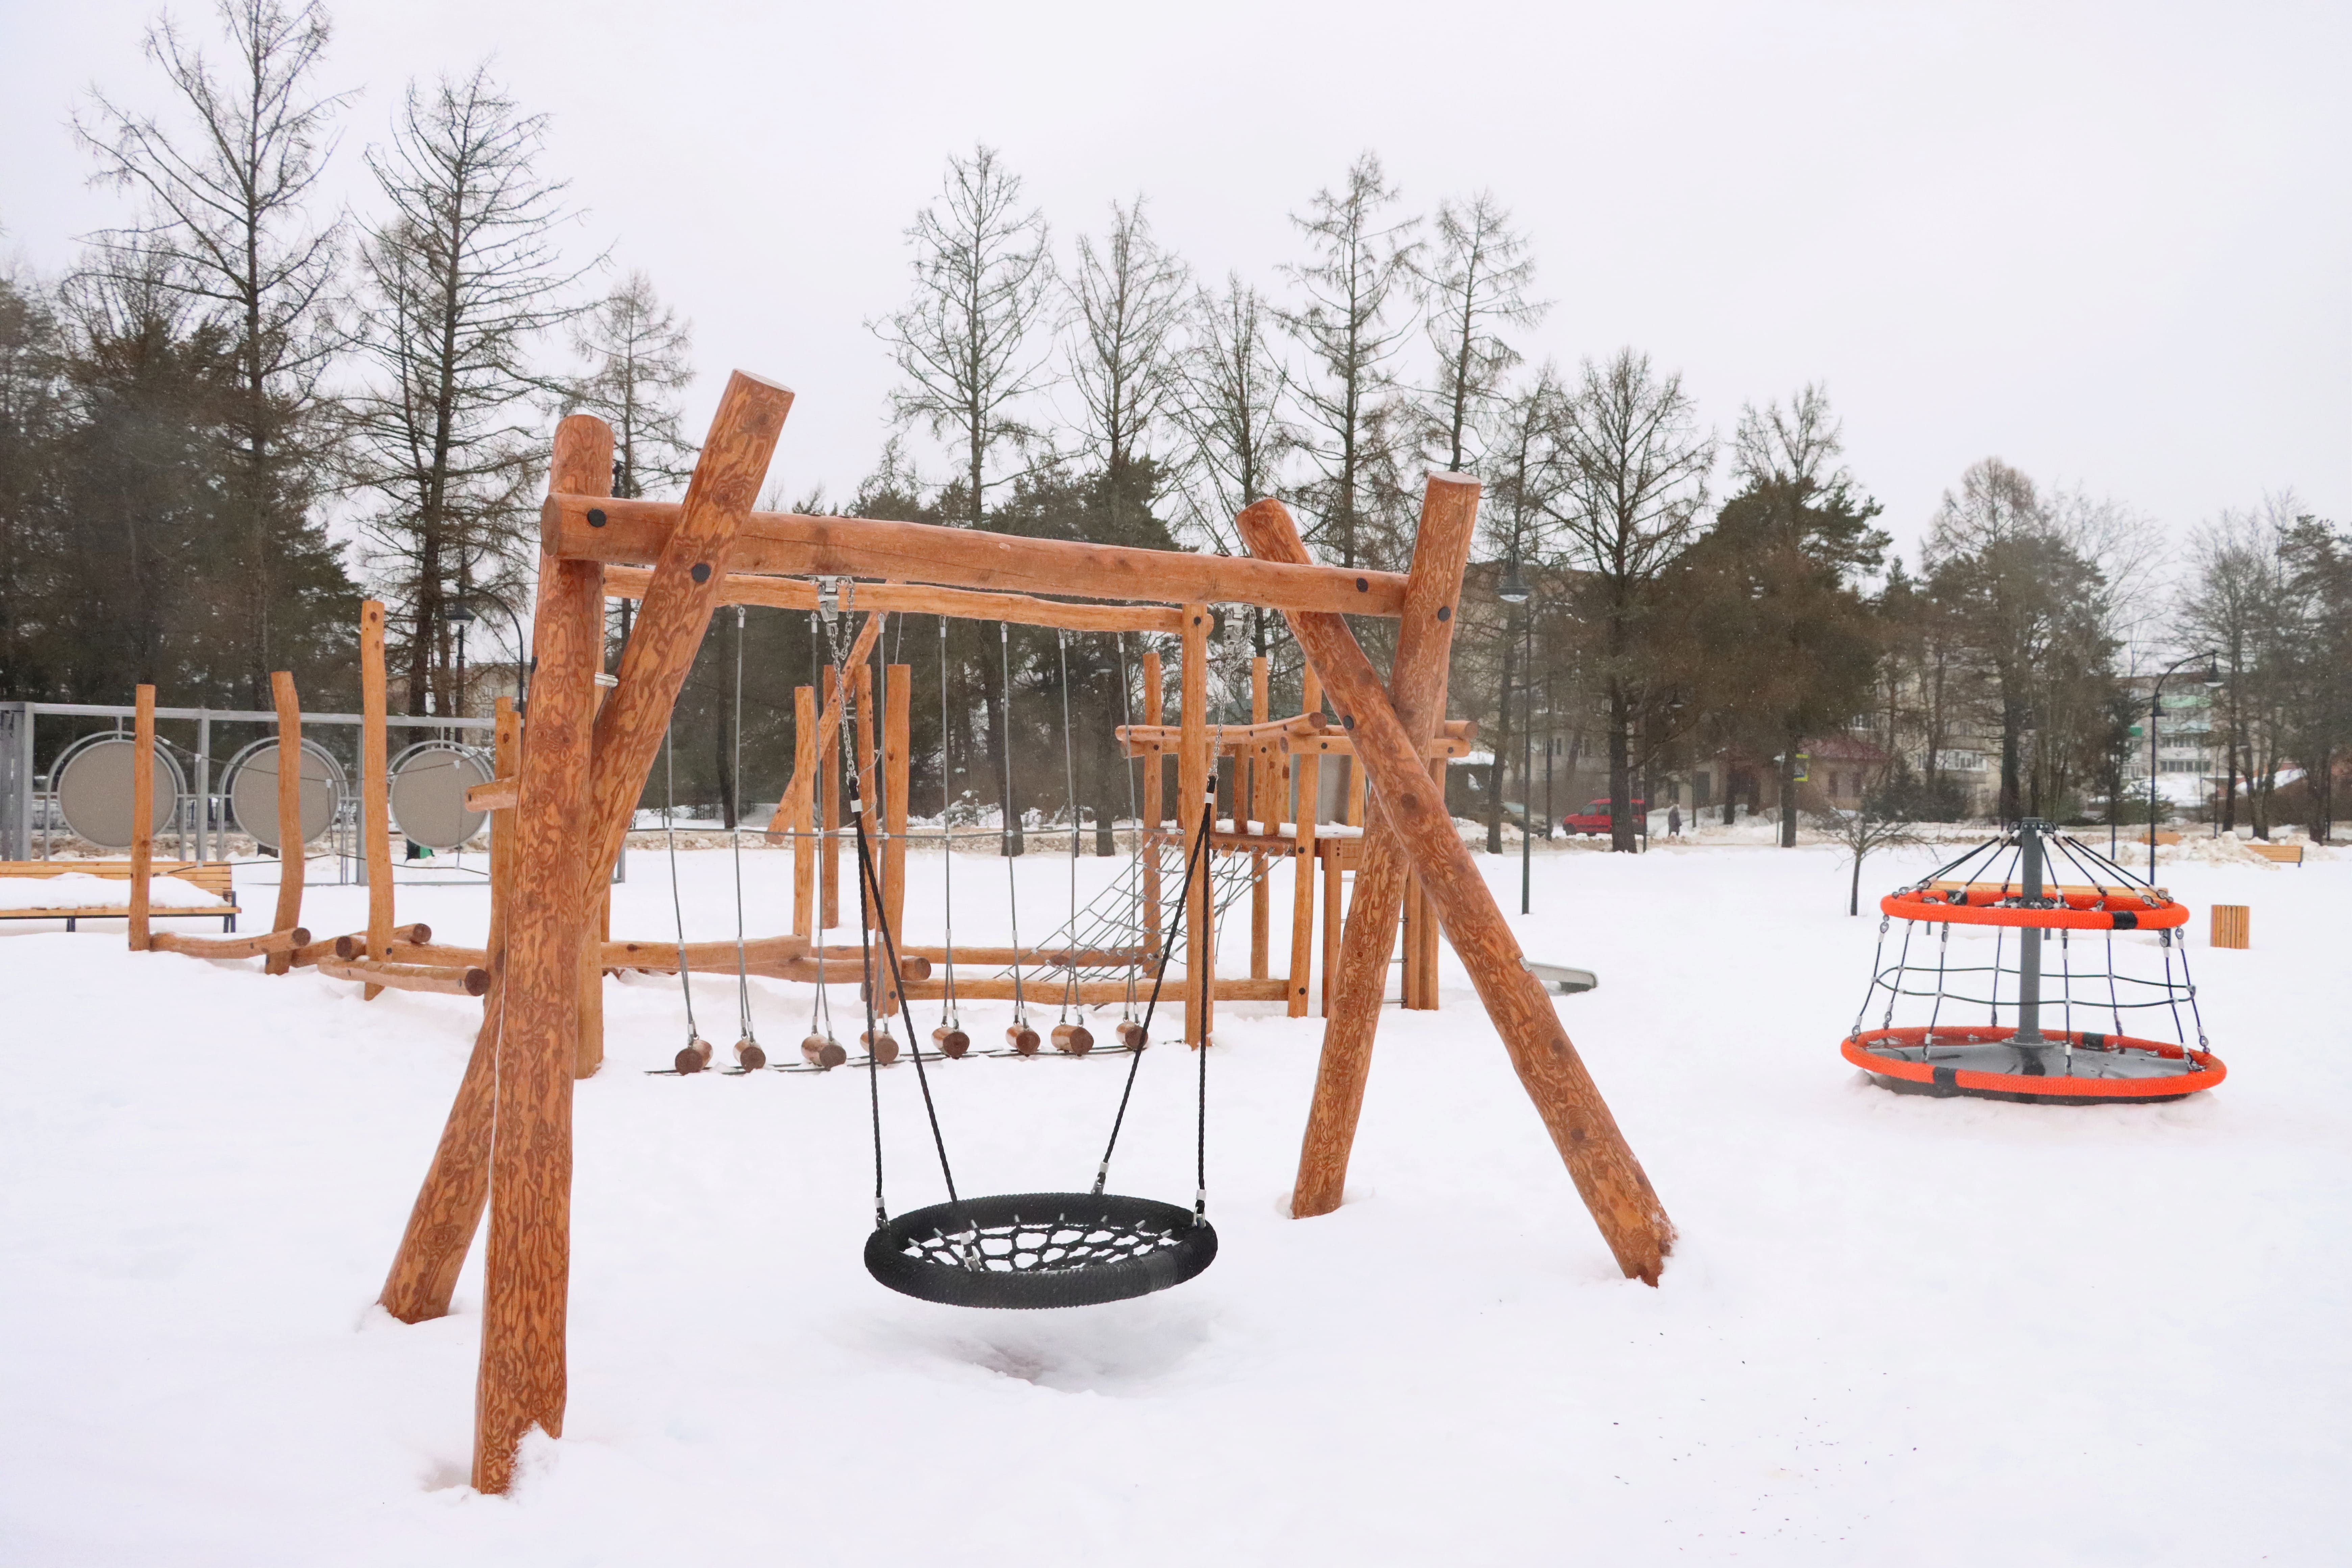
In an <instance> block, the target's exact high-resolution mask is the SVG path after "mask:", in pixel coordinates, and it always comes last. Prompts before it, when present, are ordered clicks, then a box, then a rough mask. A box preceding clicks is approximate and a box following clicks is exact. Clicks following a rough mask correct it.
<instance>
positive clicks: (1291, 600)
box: [540, 495, 1404, 617]
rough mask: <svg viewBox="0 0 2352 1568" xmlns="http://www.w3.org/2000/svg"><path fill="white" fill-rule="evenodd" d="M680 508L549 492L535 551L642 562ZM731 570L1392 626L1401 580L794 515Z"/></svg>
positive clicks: (770, 524)
mask: <svg viewBox="0 0 2352 1568" xmlns="http://www.w3.org/2000/svg"><path fill="white" fill-rule="evenodd" d="M678 507H679V503H677V502H676V501H653V500H613V499H610V498H608V497H604V496H587V495H551V496H549V497H548V498H547V502H546V504H545V505H544V506H543V507H542V508H541V511H540V530H541V548H542V549H543V550H544V551H546V552H548V553H549V554H551V555H553V556H554V557H556V558H557V559H559V560H563V561H593V562H599V563H603V564H604V565H608V566H645V565H648V564H651V563H653V562H654V561H655V560H656V558H657V557H659V556H660V554H661V552H663V550H664V549H666V548H667V542H668V538H669V534H670V531H672V530H673V529H675V528H676V527H677V525H678V519H679V516H680V513H679V510H678ZM600 519H601V520H602V521H599V520H600ZM732 564H733V567H734V569H735V570H736V571H738V572H746V573H758V574H767V575H772V576H781V577H876V578H880V579H883V580H884V581H886V582H893V583H924V584H936V585H939V586H941V587H950V588H982V589H989V590H993V591H998V592H1012V593H1025V594H1057V595H1059V594H1069V595H1085V596H1087V597H1089V598H1097V599H1115V600H1119V601H1122V602H1126V603H1130V604H1131V603H1135V602H1137V601H1143V602H1147V603H1151V604H1160V605H1187V604H1212V605H1213V604H1250V605H1264V606H1265V608H1267V609H1278V610H1291V609H1299V610H1323V611H1329V612H1331V613H1334V614H1341V615H1350V616H1390V617H1393V616H1396V615H1398V614H1399V613H1400V612H1402V609H1403V607H1404V579H1403V578H1402V577H1400V576H1398V575H1397V574H1395V573H1393V572H1350V571H1348V570H1346V569H1344V568H1342V567H1337V566H1314V565H1287V564H1281V563H1275V562H1268V561H1253V560H1251V559H1249V558H1248V557H1246V556H1234V555H1195V554H1192V553H1190V552H1178V551H1170V550H1136V549H1129V548H1126V547H1123V546H1118V545H1110V544H1087V543H1082V542H1076V541H1073V540H1066V539H1030V538H1025V537H1023V536H1021V535H1017V534H1010V533H987V532H983V531H981V530H978V529H971V528H942V527H940V526H939V525H937V524H935V523H926V522H886V521H879V520H877V519H870V518H860V517H804V516H800V515H798V514H795V513H793V512H777V511H763V512H754V513H752V514H751V518H750V520H749V521H746V522H745V524H744V527H743V534H742V538H741V539H740V541H739V542H738V543H737V545H736V548H735V552H734V555H733V560H732Z"/></svg>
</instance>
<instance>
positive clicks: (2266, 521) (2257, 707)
mask: <svg viewBox="0 0 2352 1568" xmlns="http://www.w3.org/2000/svg"><path fill="white" fill-rule="evenodd" d="M2299 505H2300V503H2299V502H2298V501H2297V500H2296V499H2295V497H2294V492H2292V491H2288V492H2285V493H2284V494H2281V495H2273V496H2265V497H2264V498H2263V504H2262V505H2261V506H2260V507H2258V508H2254V509H2252V510H2224V511H2223V512H2222V513H2221V516H2220V517H2218V518H2216V519H2215V520H2214V521H2211V522H2209V523H2207V524H2205V525H2204V526H2202V527H2201V528H2200V529H2199V530H2198V531H2196V533H2195V534H2194V535H2193V536H2192V537H2191V540H2190V542H2189V563H2190V566H2189V569H2190V578H2189V587H2188V592H2187V594H2186V595H2185V596H2184V598H2183V600H2182V603H2181V605H2180V610H2181V619H2182V622H2183V624H2184V626H2185V627H2186V628H2187V629H2188V630H2189V633H2190V634H2191V636H2192V637H2193V638H2194V639H2195V641H2197V642H2201V643H2203V644H2204V645H2205V646H2206V647H2210V648H2211V649H2212V650H2213V651H2214V653H2215V654H2216V655H2217V656H2218V657H2219V658H2220V659H2221V663H2222V665H2223V667H2224V668H2223V671H2222V681H2223V684H2222V688H2221V702H2220V704H2219V706H2220V709H2221V720H2222V724H2223V732H2222V735H2221V745H2222V751H2223V753H2224V764H2223V769H2224V771H2223V784H2222V790H2221V827H2222V831H2224V832H2229V831H2231V830H2233V829H2234V828H2235V827H2236V826H2237V818H2238V796H2239V792H2240V784H2241V782H2242V783H2243V784H2244V793H2245V795H2246V796H2247V802H2246V804H2247V815H2248V816H2249V818H2250V820H2251V821H2252V824H2253V827H2254V832H2255V834H2256V836H2257V837H2269V836H2270V812H2269V809H2268V808H2269V804H2270V803H2269V798H2268V797H2269V794H2270V788H2269V785H2270V783H2271V781H2272V780H2273V778H2275V776H2276V762H2275V751H2276V744H2275V742H2276V732H2277V730H2278V728H2279V727H2278V726H2277V724H2276V723H2275V722H2273V720H2274V718H2275V713H2274V710H2275V707H2276V702H2277V698H2278V695H2279V692H2280V689H2281V686H2282V683H2283V677H2284V675H2285V672H2286V669H2287V667H2288V665H2289V663H2290V661H2289V660H2288V658H2286V654H2285V650H2286V645H2287V643H2288V641H2289V640H2290V632H2289V628H2290V626H2292V625H2293V623H2294V610H2293V607H2292V606H2291V605H2290V599H2291V595H2290V592H2289V578H2290V576H2291V575H2292V574H2291V573H2290V571H2289V569H2288V566H2287V563H2286V561H2285V559H2284V549H2283V545H2284V538H2285V535H2286V531H2287V530H2288V528H2289V527H2290V526H2291V525H2292V523H2293V521H2294V518H2295V516H2296V514H2297V511H2298V510H2299ZM2191 646H2192V647H2193V646H2194V643H2192V645H2191ZM2184 651H2186V650H2184Z"/></svg>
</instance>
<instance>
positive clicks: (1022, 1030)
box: [1004, 1024, 1045, 1057]
mask: <svg viewBox="0 0 2352 1568" xmlns="http://www.w3.org/2000/svg"><path fill="white" fill-rule="evenodd" d="M1004 1043H1005V1044H1006V1045H1008V1046H1011V1047H1013V1049H1014V1050H1015V1051H1018V1052H1019V1053H1020V1054H1021V1055H1023V1056H1024V1057H1034V1056H1035V1055H1036V1054H1037V1047H1039V1046H1040V1045H1042V1044H1044V1043H1045V1042H1044V1041H1042V1040H1040V1039H1039V1038H1038V1036H1037V1031H1036V1030H1034V1029H1033V1028H1031V1027H1030V1026H1028V1025H1026V1024H1014V1025H1013V1026H1010V1027H1008V1028H1007V1029H1006V1030H1005V1031H1004Z"/></svg>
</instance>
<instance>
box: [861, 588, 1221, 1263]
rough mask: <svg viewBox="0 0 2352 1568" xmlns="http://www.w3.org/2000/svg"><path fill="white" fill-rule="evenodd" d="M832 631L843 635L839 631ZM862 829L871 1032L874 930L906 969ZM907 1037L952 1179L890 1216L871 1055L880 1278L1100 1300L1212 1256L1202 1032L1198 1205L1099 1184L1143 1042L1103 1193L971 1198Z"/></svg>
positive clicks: (1165, 941)
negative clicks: (937, 1193)
mask: <svg viewBox="0 0 2352 1568" xmlns="http://www.w3.org/2000/svg"><path fill="white" fill-rule="evenodd" d="M820 594H821V598H820V604H821V605H824V607H826V608H828V609H829V608H831V606H832V601H833V599H834V589H833V586H832V584H823V585H822V586H821V589H820ZM824 620H825V622H826V626H827V629H828V630H831V629H832V626H833V625H834V617H833V616H832V615H829V614H828V615H825V616H824ZM838 641H839V638H838V636H837V634H836V635H835V642H836V643H838ZM836 658H839V660H840V663H841V665H842V667H843V668H846V666H847V660H846V658H845V657H842V656H841V654H840V652H839V650H838V649H836ZM849 706H850V705H849V704H847V703H844V704H843V705H842V715H841V724H842V752H841V754H842V755H844V756H857V755H859V754H861V753H859V752H857V751H856V750H855V749H854V743H853V735H852V731H851V730H850V727H849V726H850V717H849V711H848V710H849ZM848 784H849V787H848V791H847V797H848V798H847V804H848V806H849V814H850V820H851V822H852V823H853V824H854V825H858V818H859V817H860V816H861V815H862V814H863V811H864V805H863V803H862V802H861V801H860V800H859V798H858V788H857V773H856V770H854V769H853V770H851V772H850V774H849V780H848ZM1210 792H1211V793H1210V795H1209V799H1208V803H1207V805H1205V807H1204V808H1203V809H1202V816H1201V826H1200V831H1199V833H1198V834H1197V835H1196V836H1195V837H1194V840H1193V843H1192V852H1191V854H1190V855H1189V856H1188V857H1187V859H1186V865H1185V872H1184V875H1185V882H1184V884H1183V885H1185V886H1190V885H1191V879H1192V877H1193V876H1194V875H1195V874H1196V873H1197V870H1198V868H1199V864H1200V859H1201V856H1202V851H1203V850H1204V849H1205V848H1206V847H1207V845H1208V842H1209V836H1210V832H1211V830H1212V829H1213V827H1214V826H1215V821H1216V795H1215V785H1214V784H1211V786H1210ZM858 828H859V830H858V831H857V832H856V833H855V834H854V835H853V837H854V839H855V841H856V858H857V872H858V875H857V900H858V904H859V906H860V915H861V919H860V921H859V932H860V944H861V946H864V947H866V953H865V963H866V984H865V986H864V988H863V989H864V994H865V999H866V1028H867V1032H868V1035H869V1037H870V1036H871V1034H872V1033H873V1031H874V1028H875V1020H874V1016H873V1014H874V999H875V997H876V996H877V994H878V992H879V989H880V987H879V986H878V985H877V971H876V968H875V964H874V953H873V951H872V948H871V945H870V937H871V934H872V933H874V932H875V931H879V933H880V935H881V938H882V947H883V952H882V959H883V962H884V963H885V964H886V965H887V968H886V969H884V970H883V971H882V972H881V973H891V974H895V973H898V939H897V933H895V932H894V931H891V930H890V926H889V922H888V921H887V920H880V919H877V918H874V915H875V914H877V913H878V911H879V910H880V909H881V907H882V887H881V881H880V879H879V877H878V875H877V872H876V869H875V866H874V861H873V857H872V854H871V852H870V850H869V848H868V846H867V842H866V840H867V837H868V836H867V835H866V832H865V831H864V830H863V826H862V825H858ZM1074 834H1075V829H1074ZM1180 908H1181V906H1180ZM869 911H871V912H869ZM1180 920H1181V916H1180ZM1176 942H1177V932H1176V930H1175V929H1174V928H1173V927H1171V929H1170V930H1169V931H1167V932H1166V933H1165V935H1164V936H1163V938H1162V941H1161V946H1160V969H1159V973H1157V974H1156V975H1155V976H1154V977H1153V980H1152V986H1151V1000H1150V1004H1149V1005H1147V1007H1146V1008H1145V1011H1144V1016H1143V1026H1144V1027H1145V1028H1146V1029H1149V1027H1150V1022H1151V1014H1152V1011H1153V1009H1155V1008H1157V1006H1158V1005H1159V1001H1160V984H1161V982H1162V981H1164V980H1165V978H1166V976H1167V973H1168V960H1169V957H1170V955H1171V953H1173V952H1174V951H1175V947H1176ZM909 1047H910V1050H911V1054H912V1057H913V1061H914V1066H915V1079H916V1081H917V1083H919V1085H920V1086H921V1089H922V1095H923V1109H924V1110H925V1112H926V1113H927V1114H928V1115H929V1119H930V1126H931V1142H932V1144H933V1146H934V1147H935V1148H936V1149H937V1150H938V1152H939V1157H940V1175H941V1176H942V1178H944V1180H945V1181H946V1184H947V1189H948V1201H947V1202H945V1203H943V1204H933V1205H930V1206H929V1207H928V1208H919V1209H913V1210H910V1211H908V1213H906V1214H902V1215H898V1216H897V1217H895V1218H894V1217H892V1216H891V1215H890V1212H889V1209H888V1207H887V1205H886V1204H885V1203H884V1201H883V1194H882V1109H881V1098H880V1095H881V1090H880V1087H879V1082H880V1080H879V1079H878V1077H877V1074H876V1072H875V1068H874V1063H873V1059H872V1058H870V1057H869V1058H868V1060H867V1072H866V1083H867V1092H868V1095H869V1098H870V1100H871V1102H872V1108H873V1119H874V1231H873V1234H872V1235H870V1236H868V1237H866V1272H867V1273H869V1274H871V1275H873V1276H874V1278H875V1279H876V1280H877V1281H878V1282H880V1283H881V1284H884V1285H887V1286H888V1287H889V1288H890V1289H893V1290H896V1291H898V1293H899V1294H901V1295H905V1296H912V1297H914V1298H916V1299H917V1300H924V1301H935V1302H938V1303H940V1304H941V1305H943V1306H950V1307H994V1308H1003V1309H1013V1310H1038V1309H1044V1308H1053V1307H1091V1306H1099V1305H1101V1304H1103V1303H1104V1302H1108V1301H1123V1300H1129V1299H1130V1298H1132V1297H1136V1296H1147V1295H1150V1293H1151V1292H1153V1291H1155V1290H1165V1289H1168V1288H1169V1287H1170V1286H1171V1285H1181V1284H1182V1283H1184V1281H1186V1280H1188V1279H1192V1278H1193V1277H1195V1276H1196V1275H1198V1274H1200V1273H1201V1271H1202V1269H1205V1268H1208V1267H1209V1265H1210V1264H1211V1263H1213V1262H1214V1261H1216V1257H1217V1232H1216V1228H1215V1227H1214V1226H1212V1225H1210V1223H1209V1216H1208V1173H1207V1163H1208V1087H1209V1053H1208V1047H1207V1043H1206V1042H1205V1041H1204V1042H1202V1046H1201V1047H1200V1053H1199V1054H1200V1100H1199V1104H1198V1109H1197V1112H1196V1139H1195V1151H1194V1153H1195V1162H1196V1170H1195V1175H1196V1185H1195V1190H1194V1194H1193V1202H1192V1207H1191V1208H1189V1209H1187V1208H1182V1207H1180V1206H1178V1205H1175V1204H1169V1203H1161V1202H1160V1201H1158V1200H1156V1199H1152V1198H1138V1197H1128V1196H1124V1195H1121V1194H1117V1193H1106V1192H1104V1191H1103V1184H1104V1182H1105V1181H1106V1180H1107V1178H1108V1174H1109V1172H1110V1158H1111V1153H1112V1152H1113V1151H1114V1150H1115V1149H1117V1147H1118V1135H1119V1130H1120V1129H1121V1128H1122V1127H1123V1126H1124V1125H1125V1123H1126V1121H1127V1108H1128V1102H1129V1099H1130V1098H1131V1097H1132V1096H1133V1094H1134V1092H1135V1075H1136V1069H1137V1068H1139V1067H1140V1066H1141V1065H1142V1061H1143V1056H1144V1052H1143V1050H1142V1049H1141V1047H1136V1048H1135V1049H1134V1051H1133V1055H1132V1058H1131V1059H1130V1060H1129V1064H1128V1074H1127V1085H1126V1088H1125V1089H1124V1090H1123V1091H1122V1092H1121V1093H1120V1095H1119V1100H1118V1114H1117V1115H1116V1116H1115V1117H1114V1118H1113V1119H1112V1121H1111V1130H1110V1142H1109V1143H1108V1145H1106V1146H1105V1148H1104V1150H1103V1154H1102V1160H1101V1163H1099V1164H1098V1165H1097V1168H1096V1173H1095V1184H1094V1190H1093V1191H1091V1192H1086V1193H1015V1194H1001V1195H992V1196H983V1197H971V1198H967V1197H964V1196H962V1195H961V1194H958V1193H957V1191H956V1185H955V1173H954V1172H953V1171H952V1170H950V1167H949V1164H948V1153H947V1142H946V1139H945V1137H944V1136H943V1135H942V1134H941V1132H940V1118H939V1109H938V1107H937V1106H936V1105H934V1104H933V1103H932V1100H931V1089H930V1079H929V1075H928V1074H927V1073H926V1072H925V1071H924V1054H925V1053H924V1051H923V1049H922V1044H921V1041H920V1039H919V1038H915V1039H910V1041H909Z"/></svg>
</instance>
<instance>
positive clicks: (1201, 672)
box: [1176, 605, 1217, 1046]
mask: <svg viewBox="0 0 2352 1568" xmlns="http://www.w3.org/2000/svg"><path fill="white" fill-rule="evenodd" d="M1183 646H1184V657H1183V663H1182V666H1181V668H1180V669H1179V670H1178V673H1177V685H1178V689H1179V692H1180V697H1179V706H1178V710H1177V716H1178V719H1179V720H1180V721H1181V723H1182V725H1183V730H1184V742H1183V749H1182V750H1181V751H1180V752H1178V753H1177V757H1176V824H1177V829H1178V833H1177V845H1178V857H1177V863H1178V864H1179V865H1180V866H1181V865H1189V864H1190V863H1191V857H1192V841H1193V839H1194V837H1196V836H1197V835H1198V834H1199V832H1200V826H1201V814H1202V812H1203V811H1204V810H1208V809H1209V806H1208V800H1209V785H1210V783H1211V782H1212V781H1213V779H1214V778H1215V776H1216V775H1215V774H1214V773H1213V772H1212V769H1213V767H1214V765H1215V763H1216V758H1215V757H1214V756H1213V754H1212V753H1211V752H1210V749H1209V747H1210V741H1209V606H1208V605H1185V606H1184V645H1183ZM1211 871H1212V867H1211V865H1210V857H1209V856H1208V855H1207V854H1205V853H1203V854H1202V856H1201V858H1200V864H1199V865H1198V866H1197V867H1196V868H1193V871H1192V876H1191V878H1190V879H1188V880H1187V881H1186V882H1185V884H1184V1040H1185V1043H1186V1044H1187V1045H1192V1046H1206V1045H1207V1044H1208V1043H1209V1034H1210V1031H1211V1030H1212V1029H1213V1027H1214V1026H1215V1017H1214V1015H1215V1010H1216V1006H1215V1005H1216V993H1215V990H1214V988H1213V986H1212V985H1211V984H1210V981H1211V980H1212V979H1213V978H1214V976H1215V974H1216V973H1217V957H1216V933H1215V932H1213V931H1211V930H1210V929H1209V908H1210V904H1211V901H1212V900H1211V899H1210V897H1209V887H1210V876H1211Z"/></svg>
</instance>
